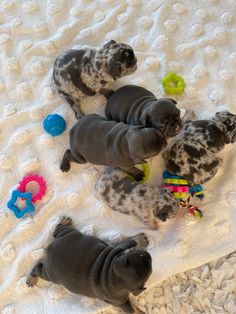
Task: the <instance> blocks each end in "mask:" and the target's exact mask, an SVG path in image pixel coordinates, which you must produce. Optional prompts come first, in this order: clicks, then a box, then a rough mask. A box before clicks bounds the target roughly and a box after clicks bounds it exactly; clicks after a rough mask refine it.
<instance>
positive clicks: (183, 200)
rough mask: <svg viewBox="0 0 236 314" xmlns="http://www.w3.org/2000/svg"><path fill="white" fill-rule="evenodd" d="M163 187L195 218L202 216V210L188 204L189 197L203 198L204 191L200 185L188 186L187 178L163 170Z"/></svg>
mask: <svg viewBox="0 0 236 314" xmlns="http://www.w3.org/2000/svg"><path fill="white" fill-rule="evenodd" d="M162 177H163V182H164V185H163V186H162V187H163V188H168V189H169V190H170V192H171V193H172V194H173V196H174V197H175V198H176V199H177V200H178V202H179V205H180V206H181V207H183V208H186V209H187V210H188V211H189V213H191V214H192V215H193V216H194V217H196V218H201V217H202V216H203V214H202V211H201V210H200V209H199V208H198V207H197V206H194V205H191V204H190V201H191V198H193V197H197V198H199V199H203V197H204V192H203V187H202V186H201V185H195V186H192V187H190V186H189V183H188V181H187V180H185V179H183V178H182V177H179V176H175V175H172V174H171V173H169V172H168V171H164V172H163V175H162Z"/></svg>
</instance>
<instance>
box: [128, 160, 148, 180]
mask: <svg viewBox="0 0 236 314" xmlns="http://www.w3.org/2000/svg"><path fill="white" fill-rule="evenodd" d="M136 167H137V168H139V169H140V168H141V169H140V170H143V172H144V177H143V179H142V180H140V181H136V180H135V179H134V177H132V176H131V175H128V177H129V178H130V179H131V180H133V181H135V182H137V183H141V184H142V183H145V182H146V181H147V180H148V178H149V173H150V170H149V164H148V163H147V162H145V163H144V164H141V165H136Z"/></svg>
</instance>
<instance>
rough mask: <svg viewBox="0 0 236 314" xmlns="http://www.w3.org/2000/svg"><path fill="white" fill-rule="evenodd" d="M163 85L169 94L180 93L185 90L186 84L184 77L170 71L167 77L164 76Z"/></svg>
mask: <svg viewBox="0 0 236 314" xmlns="http://www.w3.org/2000/svg"><path fill="white" fill-rule="evenodd" d="M162 85H163V87H164V90H165V92H166V94H169V95H174V94H177V95H180V94H183V92H184V86H185V84H184V80H183V78H182V77H181V76H178V75H177V74H175V73H173V72H169V73H168V74H167V75H166V76H165V77H163V79H162Z"/></svg>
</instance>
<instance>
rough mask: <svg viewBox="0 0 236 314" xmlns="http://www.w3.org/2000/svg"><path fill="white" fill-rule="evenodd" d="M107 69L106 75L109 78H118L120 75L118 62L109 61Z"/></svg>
mask: <svg viewBox="0 0 236 314" xmlns="http://www.w3.org/2000/svg"><path fill="white" fill-rule="evenodd" d="M107 69H108V73H109V74H110V75H111V76H114V77H119V76H120V75H121V65H120V62H118V61H115V60H112V59H111V60H110V62H109V63H108V67H107Z"/></svg>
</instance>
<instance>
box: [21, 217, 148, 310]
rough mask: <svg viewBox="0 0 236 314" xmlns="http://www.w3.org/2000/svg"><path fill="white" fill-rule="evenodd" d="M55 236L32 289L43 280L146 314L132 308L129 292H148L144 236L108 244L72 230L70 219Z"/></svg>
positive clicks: (35, 270)
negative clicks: (40, 279)
mask: <svg viewBox="0 0 236 314" xmlns="http://www.w3.org/2000/svg"><path fill="white" fill-rule="evenodd" d="M53 236H54V238H55V239H54V241H53V242H52V243H51V244H50V245H49V246H48V247H47V249H46V256H45V257H44V258H43V259H41V260H39V261H38V263H37V264H36V265H35V266H34V268H33V269H32V271H31V273H30V274H29V276H28V278H27V280H26V283H27V285H28V286H29V287H33V286H34V285H36V283H37V280H38V277H40V278H43V279H44V280H48V281H52V282H54V283H56V284H61V285H63V286H64V287H65V288H66V289H68V290H69V291H71V292H73V293H75V294H79V295H84V296H87V297H91V298H98V299H100V300H102V301H104V302H107V303H109V304H112V305H114V306H116V307H119V308H121V309H122V310H123V311H124V312H125V313H137V314H138V313H139V314H140V313H143V312H141V311H139V310H138V309H136V310H135V309H134V308H133V306H132V305H131V302H130V300H129V293H132V294H134V295H138V294H140V293H141V292H142V291H143V290H145V288H144V285H145V283H146V281H147V279H148V278H149V276H150V275H151V272H152V260H151V256H150V254H149V253H148V252H147V251H146V247H147V246H148V240H147V237H146V235H145V234H144V233H139V234H137V235H136V236H134V237H131V238H128V239H125V240H123V241H122V242H121V243H119V244H116V245H108V244H107V243H105V242H104V241H102V240H100V239H98V238H96V237H93V236H86V235H83V234H82V233H81V232H79V231H77V230H76V229H74V228H73V227H72V220H71V218H69V217H63V218H62V220H61V222H60V223H59V224H58V225H57V227H56V229H55V231H54V234H53ZM88 248H89V249H88Z"/></svg>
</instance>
